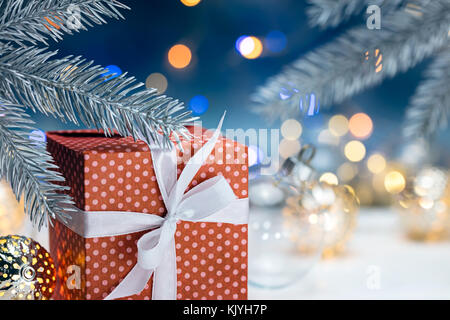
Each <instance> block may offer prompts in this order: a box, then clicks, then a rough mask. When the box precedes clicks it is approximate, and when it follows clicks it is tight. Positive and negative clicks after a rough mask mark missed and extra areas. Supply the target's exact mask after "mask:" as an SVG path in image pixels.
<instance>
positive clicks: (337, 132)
mask: <svg viewBox="0 0 450 320" xmlns="http://www.w3.org/2000/svg"><path fill="white" fill-rule="evenodd" d="M328 128H329V130H330V132H331V134H333V135H334V136H336V137H342V136H343V135H345V134H346V133H347V132H348V120H347V118H346V117H345V116H343V115H341V114H338V115H335V116H333V117H331V119H330V121H328Z"/></svg>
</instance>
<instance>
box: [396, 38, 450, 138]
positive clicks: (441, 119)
mask: <svg viewBox="0 0 450 320" xmlns="http://www.w3.org/2000/svg"><path fill="white" fill-rule="evenodd" d="M425 76H426V80H424V81H423V82H422V83H421V84H420V85H419V87H418V88H417V91H416V93H415V94H414V96H413V98H412V99H411V103H410V106H409V108H408V111H407V114H406V125H405V135H406V136H407V137H426V136H430V135H432V134H434V133H435V131H436V130H437V129H438V128H441V129H443V128H445V127H446V126H447V124H448V121H449V119H450V90H449V84H450V46H448V47H447V48H446V50H445V51H444V52H442V53H440V54H439V55H438V57H437V58H436V60H435V61H433V63H432V64H431V66H430V67H429V69H428V70H427V72H426V75H425Z"/></svg>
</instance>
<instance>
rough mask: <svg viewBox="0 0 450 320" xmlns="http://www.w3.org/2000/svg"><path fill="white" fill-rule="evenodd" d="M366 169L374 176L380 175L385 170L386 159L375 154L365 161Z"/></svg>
mask: <svg viewBox="0 0 450 320" xmlns="http://www.w3.org/2000/svg"><path fill="white" fill-rule="evenodd" d="M367 168H368V169H369V171H370V172H372V173H374V174H378V173H381V172H383V171H384V169H385V168H386V159H385V158H384V157H383V156H382V155H381V154H378V153H375V154H373V155H371V156H370V157H369V159H368V160H367Z"/></svg>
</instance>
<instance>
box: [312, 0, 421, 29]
mask: <svg viewBox="0 0 450 320" xmlns="http://www.w3.org/2000/svg"><path fill="white" fill-rule="evenodd" d="M424 1H429V0H411V1H409V2H424ZM308 2H309V3H310V4H311V6H309V7H308V9H307V14H308V18H309V23H310V25H311V26H312V27H315V26H319V27H321V28H326V27H336V26H338V25H339V24H341V23H344V22H346V21H347V20H348V19H350V18H351V17H352V16H356V15H359V14H365V11H366V9H367V7H368V6H370V5H378V6H380V8H381V12H382V14H383V15H384V14H387V13H389V12H392V11H393V10H395V9H397V8H399V7H400V6H401V5H403V4H405V2H407V1H406V0H389V1H383V0H339V1H336V0H309V1H308Z"/></svg>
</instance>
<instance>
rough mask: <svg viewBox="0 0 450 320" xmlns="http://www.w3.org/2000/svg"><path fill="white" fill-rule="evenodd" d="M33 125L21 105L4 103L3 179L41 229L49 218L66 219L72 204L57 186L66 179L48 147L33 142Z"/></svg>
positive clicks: (0, 128)
mask: <svg viewBox="0 0 450 320" xmlns="http://www.w3.org/2000/svg"><path fill="white" fill-rule="evenodd" d="M33 129H34V128H33V121H31V120H30V119H29V118H28V115H27V114H25V112H24V111H23V110H22V108H21V107H20V106H18V105H15V104H11V103H8V102H6V101H4V100H0V145H1V148H0V178H2V179H6V180H7V181H8V182H9V183H10V184H11V186H12V189H13V192H14V194H15V195H16V197H17V199H18V200H19V199H20V198H21V197H23V199H24V203H25V211H26V212H27V213H28V214H29V215H30V219H31V220H32V221H33V222H34V223H36V224H37V225H38V226H39V227H41V226H42V225H43V224H46V223H47V217H48V216H50V217H52V218H55V217H57V216H58V217H60V218H62V219H66V215H65V211H64V210H70V207H71V206H72V201H71V200H70V197H69V196H68V195H66V194H63V193H61V192H63V191H64V190H66V189H67V188H66V187H63V186H59V185H56V184H54V182H63V181H64V178H63V177H62V176H61V175H60V174H59V173H58V172H57V171H55V169H56V168H57V167H56V165H53V164H52V163H51V161H52V157H51V156H50V154H48V153H47V151H46V150H45V143H44V142H39V141H37V140H36V141H35V140H33V141H31V140H30V139H29V135H30V132H31V131H32V130H33Z"/></svg>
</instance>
